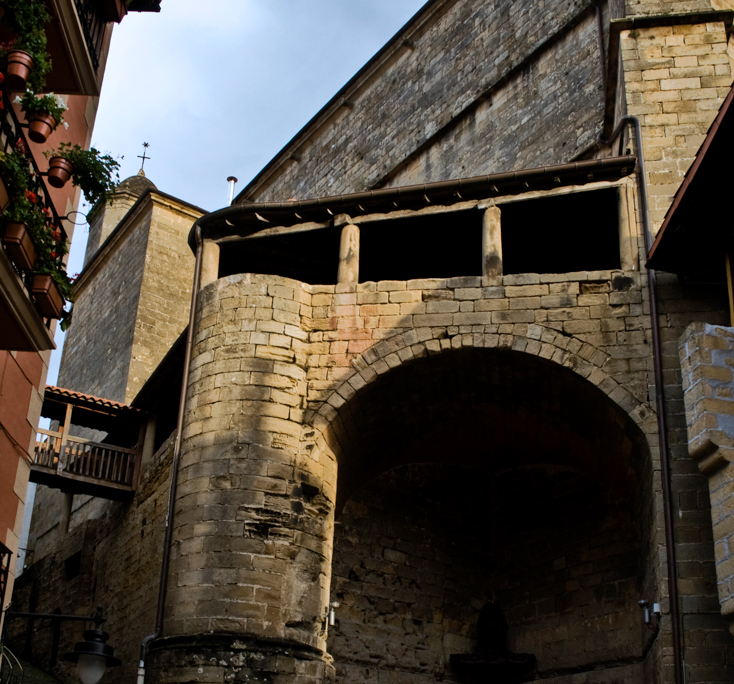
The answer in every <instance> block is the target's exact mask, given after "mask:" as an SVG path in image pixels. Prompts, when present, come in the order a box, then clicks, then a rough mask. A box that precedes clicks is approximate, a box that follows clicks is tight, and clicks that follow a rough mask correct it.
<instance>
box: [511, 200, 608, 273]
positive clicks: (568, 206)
mask: <svg viewBox="0 0 734 684" xmlns="http://www.w3.org/2000/svg"><path fill="white" fill-rule="evenodd" d="M500 209H501V211H502V262H503V270H504V273H505V274H508V275H509V274H514V273H571V272H574V271H603V270H612V269H616V268H619V267H620V264H621V262H620V255H619V217H618V212H619V210H618V202H617V189H616V188H610V189H608V190H596V191H589V192H578V193H573V194H569V195H560V196H556V197H542V198H540V199H533V200H525V201H522V202H513V203H511V204H504V205H502V206H501V207H500Z"/></svg>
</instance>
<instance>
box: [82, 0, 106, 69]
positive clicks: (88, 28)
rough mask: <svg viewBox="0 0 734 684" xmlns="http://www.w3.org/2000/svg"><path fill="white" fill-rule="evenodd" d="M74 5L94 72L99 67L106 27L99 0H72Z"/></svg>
mask: <svg viewBox="0 0 734 684" xmlns="http://www.w3.org/2000/svg"><path fill="white" fill-rule="evenodd" d="M74 5H75V6H76V13H77V16H78V17H79V23H80V24H81V25H82V31H83V32H84V41H85V42H86V44H87V52H88V53H89V57H90V59H91V60H92V66H93V67H94V73H95V74H96V73H97V70H98V69H99V58H100V55H101V54H102V46H103V45H104V33H105V28H106V27H107V22H106V21H105V19H104V17H103V16H102V12H101V11H100V0H74Z"/></svg>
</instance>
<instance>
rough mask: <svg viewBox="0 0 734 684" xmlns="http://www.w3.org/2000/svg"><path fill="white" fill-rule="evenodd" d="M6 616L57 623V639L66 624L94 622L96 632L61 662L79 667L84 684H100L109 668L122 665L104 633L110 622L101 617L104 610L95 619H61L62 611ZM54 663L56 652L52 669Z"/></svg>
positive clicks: (65, 617) (7, 613) (85, 633)
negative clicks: (78, 621) (63, 622)
mask: <svg viewBox="0 0 734 684" xmlns="http://www.w3.org/2000/svg"><path fill="white" fill-rule="evenodd" d="M5 615H6V617H8V618H18V617H28V618H50V619H51V620H53V621H54V627H55V630H56V633H57V635H58V629H59V624H60V623H61V622H62V621H64V620H82V621H84V622H94V629H88V630H86V631H85V632H84V641H79V642H77V643H76V644H75V646H74V650H73V651H71V652H69V653H64V655H62V656H61V659H62V660H65V661H66V662H68V663H76V671H77V675H78V676H79V679H80V680H81V682H82V684H97V682H99V680H100V679H101V678H102V675H103V674H104V673H105V670H106V669H107V668H108V667H117V666H118V665H122V661H121V660H120V659H119V658H115V656H114V653H115V649H114V648H112V646H109V645H108V644H107V639H108V638H109V634H107V632H103V631H102V629H101V627H102V623H103V622H107V618H105V617H102V608H101V606H100V607H99V608H97V614H96V615H94V616H86V615H62V614H61V612H60V611H59V612H58V613H16V612H14V611H6V612H5ZM57 638H58V637H57ZM57 643H58V642H57ZM55 662H56V650H55V648H54V653H53V655H52V663H51V665H52V666H53V664H54V663H55Z"/></svg>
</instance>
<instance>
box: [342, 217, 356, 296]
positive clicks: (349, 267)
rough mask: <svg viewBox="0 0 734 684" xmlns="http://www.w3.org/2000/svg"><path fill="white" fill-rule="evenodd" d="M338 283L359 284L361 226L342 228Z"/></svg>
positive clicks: (350, 225)
mask: <svg viewBox="0 0 734 684" xmlns="http://www.w3.org/2000/svg"><path fill="white" fill-rule="evenodd" d="M337 282H338V283H339V284H340V285H346V284H354V285H356V284H357V283H358V282H359V226H355V225H352V224H347V225H346V226H344V227H343V228H342V235H341V243H340V245H339V275H338V277H337Z"/></svg>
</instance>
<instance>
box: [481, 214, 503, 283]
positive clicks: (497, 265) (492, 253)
mask: <svg viewBox="0 0 734 684" xmlns="http://www.w3.org/2000/svg"><path fill="white" fill-rule="evenodd" d="M502 274H503V267H502V212H501V211H500V208H499V207H496V206H491V207H487V209H485V210H484V217H483V221H482V276H483V277H484V278H486V279H487V282H488V284H490V285H502Z"/></svg>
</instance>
